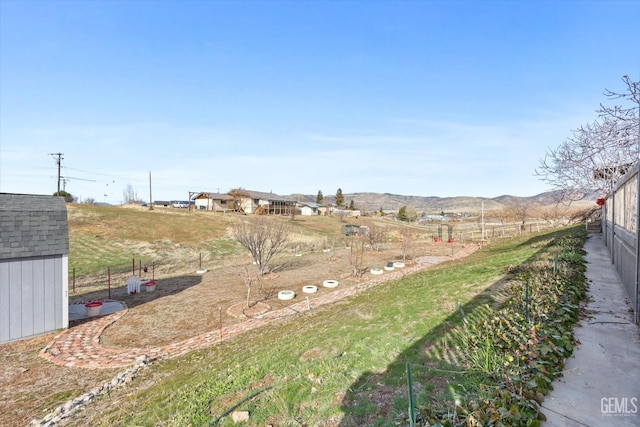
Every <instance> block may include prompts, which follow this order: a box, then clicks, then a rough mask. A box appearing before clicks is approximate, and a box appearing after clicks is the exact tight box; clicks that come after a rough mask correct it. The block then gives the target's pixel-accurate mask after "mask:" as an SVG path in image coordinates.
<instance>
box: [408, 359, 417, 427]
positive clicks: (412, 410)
mask: <svg viewBox="0 0 640 427" xmlns="http://www.w3.org/2000/svg"><path fill="white" fill-rule="evenodd" d="M407 386H408V387H409V426H410V427H415V425H416V409H415V404H414V402H413V380H412V378H411V363H409V362H407Z"/></svg>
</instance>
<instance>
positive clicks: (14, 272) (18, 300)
mask: <svg viewBox="0 0 640 427" xmlns="http://www.w3.org/2000/svg"><path fill="white" fill-rule="evenodd" d="M21 287H22V263H21V262H16V261H13V262H10V263H9V339H10V340H15V339H18V338H22V337H24V335H22V290H21V289H20V288H21Z"/></svg>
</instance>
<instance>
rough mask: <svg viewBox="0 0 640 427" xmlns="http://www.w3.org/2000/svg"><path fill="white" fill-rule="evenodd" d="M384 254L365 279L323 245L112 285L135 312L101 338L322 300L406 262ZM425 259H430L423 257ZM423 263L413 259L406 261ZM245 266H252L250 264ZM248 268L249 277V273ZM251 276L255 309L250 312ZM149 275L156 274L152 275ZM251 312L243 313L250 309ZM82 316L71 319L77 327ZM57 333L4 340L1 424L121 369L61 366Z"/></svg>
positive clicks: (153, 332)
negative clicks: (311, 288)
mask: <svg viewBox="0 0 640 427" xmlns="http://www.w3.org/2000/svg"><path fill="white" fill-rule="evenodd" d="M383 249H384V250H382V251H380V252H374V251H366V252H364V254H363V255H362V265H361V267H362V270H363V271H365V272H364V273H363V275H362V276H360V277H353V276H352V275H351V274H350V272H351V271H352V266H351V259H353V254H352V252H351V250H350V249H349V248H339V249H335V248H334V249H332V250H331V251H329V252H325V251H322V250H318V251H314V252H311V253H303V254H301V255H300V256H293V255H292V256H287V257H283V258H281V259H279V260H276V261H275V262H273V263H272V264H273V268H272V272H270V273H268V274H266V275H265V276H263V277H257V273H256V269H255V267H254V266H252V265H251V262H250V260H249V258H248V257H246V256H245V257H243V258H241V259H237V260H236V261H235V262H236V263H235V266H233V263H225V265H221V266H208V271H207V272H206V273H204V274H197V273H196V271H182V272H178V273H176V274H174V275H172V276H165V277H155V279H156V281H157V283H158V285H157V288H156V290H155V291H154V292H144V291H143V292H141V293H139V294H134V295H129V294H128V293H127V292H126V291H127V289H126V283H120V284H118V286H117V287H114V288H113V289H112V290H111V299H114V300H119V301H124V302H125V303H126V304H127V305H128V307H129V312H128V313H127V314H126V315H125V316H124V317H122V318H121V319H120V320H118V321H117V322H116V323H115V324H113V325H112V326H110V327H109V328H107V329H106V331H105V332H104V334H103V335H102V337H101V343H102V345H104V346H106V347H114V348H125V347H136V348H145V347H157V346H161V345H164V344H168V343H171V342H175V341H180V340H184V339H187V338H190V337H193V336H195V335H198V334H201V333H204V332H207V331H211V330H215V329H218V328H220V327H221V326H226V325H230V324H233V323H237V322H241V321H242V320H243V316H244V315H245V314H246V315H249V316H251V315H253V314H255V312H256V310H257V309H258V308H259V309H260V310H263V309H269V308H270V309H272V310H275V309H279V308H282V307H283V306H285V305H287V304H291V303H296V302H300V301H301V300H303V298H304V297H309V298H310V299H311V298H315V297H318V296H321V295H323V294H326V293H327V292H331V291H333V290H334V289H327V288H324V287H323V285H322V284H323V281H324V280H337V281H339V287H340V288H343V287H348V286H354V285H356V284H357V283H360V282H363V281H367V280H371V278H372V277H373V276H372V274H371V273H370V272H369V269H370V268H373V267H377V268H383V267H384V266H385V265H386V264H387V262H388V261H400V260H401V258H402V257H401V250H400V248H399V247H395V246H392V245H388V246H387V247H385V248H383ZM474 249H475V246H473V245H467V246H466V247H465V246H464V245H460V244H458V243H454V244H448V243H438V244H434V243H431V242H428V243H423V244H421V245H419V246H417V247H416V248H415V250H414V253H415V257H414V259H415V260H418V259H422V260H423V262H424V261H428V262H432V263H435V262H437V261H441V260H446V259H449V258H450V257H451V255H452V253H456V254H459V255H460V254H462V253H463V252H464V253H470V252H472V251H473V250H474ZM421 257H424V258H421ZM415 262H416V261H412V260H409V261H406V265H407V266H411V265H414V264H415ZM243 265H245V266H247V267H246V270H245V267H243ZM247 271H248V272H249V276H247V273H246V272H247ZM247 277H249V278H250V279H251V282H252V286H251V303H252V304H255V303H257V302H260V304H257V305H255V306H253V309H252V310H249V311H245V310H244V309H246V301H247V286H246V285H245V279H246V278H247ZM141 279H143V280H149V279H151V274H150V273H147V274H146V277H145V276H143V277H141ZM306 285H315V286H317V287H318V292H317V293H313V294H307V293H304V294H303V292H302V287H303V286H306ZM281 290H292V291H294V292H295V293H296V297H295V298H294V299H293V300H290V301H282V300H279V299H278V297H277V295H278V292H279V291H281ZM107 297H108V292H107V291H106V290H100V291H95V292H91V293H88V294H83V295H75V296H73V295H72V296H71V297H70V302H71V303H73V302H83V301H89V300H96V299H106V298H107ZM243 312H244V314H243ZM78 322H80V321H77V322H72V323H71V324H70V328H73V327H74V323H75V324H77V323H78ZM54 335H55V334H49V335H45V336H40V337H36V338H33V339H28V340H22V341H18V342H13V343H8V344H3V345H0V362H1V365H2V367H1V368H0V389H1V390H2V392H1V397H2V398H1V399H0V425H3V426H24V425H26V424H27V423H28V422H29V421H30V420H31V419H33V418H38V417H42V416H44V415H45V414H46V413H48V412H49V411H51V410H52V409H53V408H54V407H55V406H57V405H58V404H60V403H61V402H64V401H65V400H67V399H69V398H73V397H75V396H77V395H79V394H81V393H83V392H85V391H87V390H88V389H90V388H92V387H94V386H96V385H98V384H101V383H103V382H105V381H108V380H110V379H111V378H112V377H113V376H114V375H115V374H116V373H117V371H115V370H87V369H81V368H66V367H62V366H58V365H54V364H52V363H50V362H48V361H46V360H44V359H43V358H41V357H40V356H39V355H38V353H39V351H40V350H41V349H42V348H43V347H45V346H46V345H47V344H48V343H49V342H50V341H51V340H52V338H53V336H54Z"/></svg>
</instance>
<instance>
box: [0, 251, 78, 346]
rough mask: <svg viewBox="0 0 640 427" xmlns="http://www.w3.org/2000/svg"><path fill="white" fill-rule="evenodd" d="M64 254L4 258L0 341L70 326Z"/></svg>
mask: <svg viewBox="0 0 640 427" xmlns="http://www.w3.org/2000/svg"><path fill="white" fill-rule="evenodd" d="M62 262H63V258H62V257H40V258H32V259H22V260H15V259H14V260H5V261H0V343H1V342H7V341H12V340H17V339H21V338H27V337H30V336H34V335H38V334H42V333H46V332H51V331H54V330H56V329H60V328H66V327H67V326H68V325H67V324H65V319H64V314H65V310H64V309H65V307H64V304H65V301H66V299H65V296H66V292H67V290H66V289H63V285H64V283H65V282H64V280H63V277H62V274H63V270H64V269H63V266H62Z"/></svg>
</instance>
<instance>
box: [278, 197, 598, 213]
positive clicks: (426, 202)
mask: <svg viewBox="0 0 640 427" xmlns="http://www.w3.org/2000/svg"><path fill="white" fill-rule="evenodd" d="M343 195H344V200H345V203H346V204H347V205H348V204H349V203H351V200H353V203H354V204H355V206H356V209H361V210H362V209H364V210H365V211H377V210H380V209H381V208H382V209H383V210H384V211H397V210H398V209H400V208H401V207H403V206H413V207H414V208H416V210H417V211H418V212H421V213H422V212H424V213H429V214H431V213H440V212H441V211H445V212H459V213H464V212H468V213H475V212H480V211H481V210H482V206H483V204H484V209H485V210H487V211H488V210H499V209H503V208H505V207H507V206H509V205H514V204H534V205H540V206H548V205H555V204H556V203H558V201H559V200H560V194H559V192H557V191H550V192H546V193H541V194H537V195H535V196H531V197H518V196H510V195H503V196H498V197H493V198H487V197H466V196H458V197H435V196H429V197H424V196H406V195H400V194H390V193H345V194H343ZM290 197H292V198H294V199H296V200H298V201H307V202H315V200H316V196H315V195H305V194H292V195H291V196H290ZM334 202H335V195H325V196H324V200H323V203H334ZM574 203H577V204H586V203H588V204H593V200H591V199H585V200H584V201H580V202H574Z"/></svg>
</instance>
